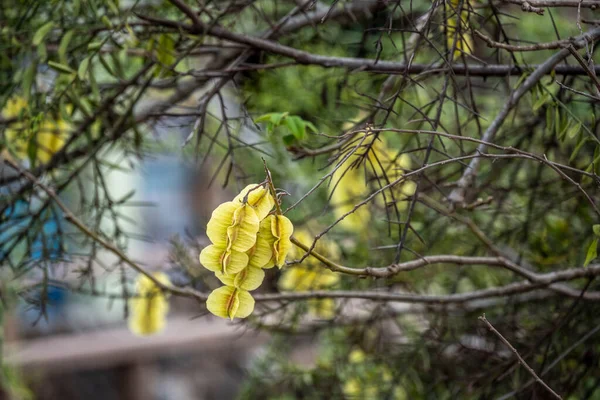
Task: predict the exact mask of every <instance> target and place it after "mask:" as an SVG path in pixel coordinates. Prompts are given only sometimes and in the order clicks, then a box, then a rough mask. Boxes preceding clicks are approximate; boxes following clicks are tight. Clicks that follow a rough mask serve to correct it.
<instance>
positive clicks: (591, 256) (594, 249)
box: [583, 238, 598, 267]
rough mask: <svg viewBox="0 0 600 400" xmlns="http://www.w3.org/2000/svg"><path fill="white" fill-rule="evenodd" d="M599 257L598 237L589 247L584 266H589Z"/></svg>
mask: <svg viewBox="0 0 600 400" xmlns="http://www.w3.org/2000/svg"><path fill="white" fill-rule="evenodd" d="M596 257H598V239H597V238H596V239H594V240H593V241H592V243H591V244H590V247H588V249H587V254H586V256H585V262H584V263H583V266H584V267H587V266H588V265H589V264H590V263H591V262H592V261H594V260H595V259H596Z"/></svg>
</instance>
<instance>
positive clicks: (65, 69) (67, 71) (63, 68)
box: [48, 61, 75, 74]
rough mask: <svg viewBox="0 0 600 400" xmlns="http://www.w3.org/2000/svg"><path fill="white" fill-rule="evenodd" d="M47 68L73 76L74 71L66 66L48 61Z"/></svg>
mask: <svg viewBox="0 0 600 400" xmlns="http://www.w3.org/2000/svg"><path fill="white" fill-rule="evenodd" d="M48 66H49V67H50V68H52V69H53V70H55V71H58V72H60V73H63V74H74V73H75V71H74V70H73V69H71V67H69V66H68V65H65V64H61V63H57V62H54V61H48Z"/></svg>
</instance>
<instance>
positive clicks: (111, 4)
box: [105, 0, 119, 15]
mask: <svg viewBox="0 0 600 400" xmlns="http://www.w3.org/2000/svg"><path fill="white" fill-rule="evenodd" d="M105 1H106V4H107V5H108V8H110V11H111V12H112V13H113V14H115V15H119V7H117V5H116V4H115V3H114V2H113V1H112V0H105Z"/></svg>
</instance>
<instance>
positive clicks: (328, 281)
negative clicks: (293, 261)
mask: <svg viewBox="0 0 600 400" xmlns="http://www.w3.org/2000/svg"><path fill="white" fill-rule="evenodd" d="M294 236H295V238H296V239H297V240H298V241H299V242H301V243H302V244H305V245H307V246H309V245H310V244H311V243H312V241H313V240H312V237H311V235H310V234H309V233H308V232H307V231H306V230H304V229H302V230H299V231H298V232H296V234H295V235H294ZM315 251H316V252H317V253H319V254H322V255H324V256H326V257H328V258H332V259H338V258H339V257H340V249H339V247H338V246H337V244H336V243H335V242H333V241H331V240H327V239H326V238H321V239H320V240H319V241H318V242H317V245H316V246H315ZM303 254H304V251H303V250H301V249H298V248H294V250H293V252H292V256H293V257H295V258H300V257H301V256H302V255H303ZM339 280H340V276H339V274H337V273H335V272H332V271H330V270H328V269H327V268H325V266H324V265H322V264H321V262H320V261H319V260H318V259H316V258H315V257H314V256H312V255H309V256H308V257H307V258H305V259H304V261H303V262H302V263H301V264H299V265H294V266H292V267H290V268H288V269H286V271H285V272H284V273H283V275H282V276H281V278H279V282H278V286H279V289H281V290H288V291H300V292H301V291H308V290H319V289H327V288H330V287H332V286H334V285H336V284H337V283H338V282H339ZM308 307H309V311H310V313H311V314H313V315H315V316H317V317H319V318H323V319H331V318H333V317H334V316H335V301H334V300H333V299H311V300H309V301H308Z"/></svg>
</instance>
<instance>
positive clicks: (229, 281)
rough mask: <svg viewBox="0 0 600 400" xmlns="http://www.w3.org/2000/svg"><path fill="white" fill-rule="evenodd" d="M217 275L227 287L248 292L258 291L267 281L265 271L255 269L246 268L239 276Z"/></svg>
mask: <svg viewBox="0 0 600 400" xmlns="http://www.w3.org/2000/svg"><path fill="white" fill-rule="evenodd" d="M215 275H216V276H217V278H219V280H220V281H221V282H223V283H224V284H225V285H227V286H233V287H236V288H238V289H242V290H248V291H250V290H255V289H257V288H258V287H259V286H260V284H261V283H262V282H263V280H264V279H265V271H263V270H262V269H261V268H254V267H246V268H244V269H243V270H241V271H240V272H238V273H237V274H231V275H224V274H222V273H220V272H217V273H215Z"/></svg>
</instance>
